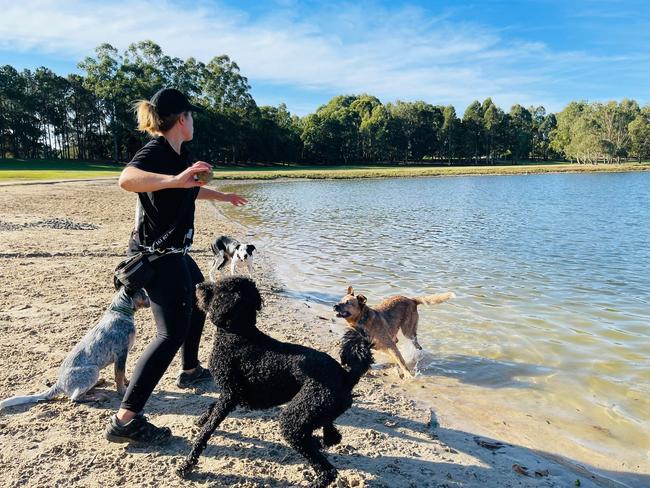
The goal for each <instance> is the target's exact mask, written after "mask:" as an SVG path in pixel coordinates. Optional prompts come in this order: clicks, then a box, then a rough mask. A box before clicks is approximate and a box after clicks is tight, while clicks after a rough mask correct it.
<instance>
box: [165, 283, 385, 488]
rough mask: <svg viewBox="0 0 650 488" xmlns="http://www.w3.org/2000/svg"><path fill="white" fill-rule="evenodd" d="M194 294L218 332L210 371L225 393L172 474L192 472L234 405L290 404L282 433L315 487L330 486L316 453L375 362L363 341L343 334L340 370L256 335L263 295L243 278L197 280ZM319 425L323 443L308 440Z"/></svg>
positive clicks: (325, 464)
mask: <svg viewBox="0 0 650 488" xmlns="http://www.w3.org/2000/svg"><path fill="white" fill-rule="evenodd" d="M196 296H197V303H198V306H199V308H201V309H202V310H203V311H205V312H206V315H207V316H208V317H209V318H210V320H211V321H212V323H214V325H215V326H216V327H217V334H216V335H215V340H214V345H213V348H212V355H211V357H210V363H209V367H210V372H211V373H212V376H213V377H214V379H215V381H216V383H217V384H218V385H219V386H220V387H221V391H222V393H221V397H220V398H219V400H218V401H216V402H214V403H213V404H212V405H210V407H209V408H208V410H207V411H206V412H205V413H204V414H203V415H202V416H201V417H200V418H199V419H198V420H197V425H199V426H202V427H203V428H202V430H201V432H200V433H199V436H198V438H197V439H196V441H195V442H194V445H193V446H192V451H191V452H190V454H189V455H188V456H187V458H185V460H184V461H183V463H182V464H181V466H180V467H179V468H178V469H177V474H178V475H179V476H181V477H186V476H187V475H188V474H189V472H190V471H191V470H192V468H193V467H194V466H195V465H196V464H197V463H198V459H199V456H200V455H201V453H202V452H203V450H204V449H205V447H206V444H207V442H208V440H209V439H210V436H211V435H212V433H213V432H214V430H215V429H216V428H217V426H218V425H219V424H220V423H221V422H222V421H223V420H224V419H225V418H226V417H227V416H228V414H229V413H230V412H232V411H233V410H234V409H235V408H236V407H238V406H241V407H244V408H249V409H255V410H257V409H265V408H270V407H274V406H277V405H282V404H284V403H288V404H287V405H286V407H284V409H283V410H282V413H281V414H280V429H281V431H282V436H283V437H284V438H285V440H286V441H287V442H288V444H289V445H290V446H291V447H293V448H294V449H295V450H296V451H298V452H299V453H300V454H301V455H303V456H304V457H305V458H306V459H307V461H308V462H309V464H311V466H312V467H313V468H314V469H315V470H316V475H317V476H316V480H315V482H314V484H313V486H314V487H326V486H328V485H329V484H330V483H331V482H332V481H334V480H335V479H336V476H337V471H336V468H335V467H334V466H332V464H330V463H329V461H328V460H327V458H326V457H325V456H324V455H323V454H322V453H321V452H320V449H321V447H322V445H323V446H325V447H328V446H333V445H335V444H338V443H339V442H341V434H340V433H339V431H338V430H336V427H334V423H333V422H334V420H335V419H336V418H337V417H338V416H339V415H341V414H342V413H343V412H345V411H346V410H347V409H348V408H350V406H351V405H352V388H354V386H355V385H356V384H357V383H358V381H359V379H360V378H361V376H363V375H364V374H365V373H366V371H368V369H369V368H370V365H371V364H372V363H373V357H372V352H371V350H370V348H371V343H370V341H369V340H368V337H367V336H366V335H365V333H364V332H363V331H361V330H357V329H351V330H349V331H347V332H346V334H345V336H344V337H343V343H342V346H341V363H342V364H343V365H344V366H345V368H344V367H342V366H341V365H340V364H339V363H337V362H336V361H335V360H334V359H333V358H332V357H330V356H329V355H327V354H325V353H323V352H320V351H317V350H315V349H311V348H309V347H305V346H300V345H297V344H289V343H286V342H280V341H277V340H275V339H273V338H272V337H269V336H267V335H266V334H264V333H263V332H262V331H260V330H259V329H258V328H257V327H256V326H255V322H256V318H257V312H258V311H259V310H261V308H262V297H261V296H260V293H259V291H258V289H257V287H256V286H255V283H254V282H253V281H252V280H250V279H248V278H244V277H239V276H233V277H227V278H224V279H221V280H219V281H217V282H216V283H210V282H204V283H200V284H199V285H197V290H196ZM319 427H322V428H323V439H322V445H321V443H320V442H319V441H318V440H317V439H316V438H315V437H314V435H313V433H314V431H315V430H316V429H318V428H319Z"/></svg>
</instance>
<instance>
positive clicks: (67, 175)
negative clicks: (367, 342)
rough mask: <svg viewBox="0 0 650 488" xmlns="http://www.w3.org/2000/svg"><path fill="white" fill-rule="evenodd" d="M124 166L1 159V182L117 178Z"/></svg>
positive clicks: (82, 162)
mask: <svg viewBox="0 0 650 488" xmlns="http://www.w3.org/2000/svg"><path fill="white" fill-rule="evenodd" d="M121 170H122V166H121V165H118V164H111V163H93V162H86V161H61V160H56V159H53V160H48V159H36V160H33V159H31V160H27V159H0V181H13V180H67V179H86V178H100V177H105V176H117V175H119V174H120V171H121Z"/></svg>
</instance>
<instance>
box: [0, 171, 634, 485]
mask: <svg viewBox="0 0 650 488" xmlns="http://www.w3.org/2000/svg"><path fill="white" fill-rule="evenodd" d="M134 204H135V196H134V195H133V194H127V193H125V192H123V191H121V190H119V189H118V188H117V185H116V184H115V181H114V180H109V181H107V180H102V181H90V182H72V183H70V182H67V183H58V184H32V185H27V186H25V185H11V186H3V187H2V188H0V284H1V287H0V333H1V334H2V340H1V341H0V398H5V397H7V396H11V395H14V394H27V393H34V392H39V391H42V390H44V389H45V382H46V381H54V380H55V379H56V374H57V368H58V366H59V364H60V362H61V361H62V360H63V358H64V357H65V355H66V354H67V352H68V351H69V350H70V349H71V348H72V347H73V345H74V344H75V343H76V342H77V341H78V340H79V339H80V338H81V337H82V336H83V335H84V334H85V332H86V331H87V329H88V328H90V327H92V326H93V325H94V324H95V323H96V322H97V321H98V320H99V318H100V317H101V315H102V314H103V312H104V310H105V308H106V307H107V306H108V304H109V302H110V299H111V297H112V295H113V289H112V270H113V268H114V267H115V265H116V264H117V262H119V261H120V259H121V257H122V255H123V254H124V251H125V246H126V240H127V236H128V234H129V230H130V228H131V226H132V219H133V209H134ZM220 233H223V234H229V235H232V236H234V237H239V238H241V237H243V235H242V228H241V226H239V225H238V224H237V223H234V222H228V221H226V220H225V219H224V218H223V217H221V216H220V215H219V214H218V213H216V212H215V211H214V209H213V208H212V206H210V205H209V204H208V203H207V202H199V204H198V207H197V216H196V234H197V237H196V240H195V245H194V249H195V250H194V251H193V252H192V255H193V257H194V259H195V260H196V261H197V263H198V264H199V266H200V267H201V269H202V270H203V272H204V274H205V275H206V276H207V271H208V269H209V262H210V255H209V253H208V252H207V249H208V245H209V241H210V239H211V238H213V237H214V236H215V235H216V234H220ZM260 251H261V252H260V253H259V259H258V261H257V263H256V268H255V279H256V281H257V283H258V285H259V287H260V289H261V290H262V292H263V295H264V299H265V302H266V306H265V308H264V310H263V311H262V313H261V314H260V316H259V320H258V324H259V326H260V328H262V329H263V330H265V331H266V332H268V333H269V334H271V335H272V336H274V337H276V338H278V339H280V340H285V341H291V342H295V343H300V344H305V345H308V346H311V347H315V348H317V349H320V350H323V351H326V352H328V353H330V354H332V355H333V356H334V357H337V348H338V340H339V338H340V336H341V334H342V331H343V327H342V324H341V323H339V322H336V321H334V319H333V318H332V317H322V316H319V315H317V314H316V313H315V312H314V311H313V310H312V309H311V308H310V307H309V306H308V305H307V304H305V303H302V302H300V301H296V300H294V299H290V298H287V297H285V296H283V295H282V293H281V291H282V287H283V284H282V283H280V282H278V280H277V278H276V276H275V275H274V272H273V266H272V263H271V262H270V261H269V260H268V259H267V258H265V255H264V252H263V250H260ZM136 326H137V328H138V336H137V339H136V343H135V346H134V349H133V350H132V351H131V354H130V355H129V359H128V362H127V377H128V376H129V372H130V371H131V370H132V368H133V365H134V363H135V361H136V360H137V358H138V357H139V355H140V354H141V353H142V351H143V349H144V348H145V347H146V345H147V344H148V343H149V342H150V341H151V340H152V338H153V335H154V331H155V327H154V324H153V319H152V316H151V313H150V311H148V310H144V311H139V312H138V313H137V314H136ZM213 333H214V330H213V328H212V326H211V324H209V323H208V324H206V328H205V333H204V338H203V341H202V344H201V352H200V357H201V358H202V359H203V360H204V361H206V362H207V358H208V355H209V350H210V347H211V343H212V337H213ZM377 359H378V360H381V359H383V358H381V357H379V356H378V357H377ZM178 369H179V362H178V359H175V360H174V362H173V363H172V365H171V366H170V368H169V370H168V371H167V373H166V374H165V376H164V377H163V379H162V380H161V382H160V383H159V385H158V387H157V388H156V390H155V391H154V393H153V396H152V397H151V399H150V400H149V402H148V404H147V406H146V414H147V415H148V416H150V418H151V420H152V421H153V422H154V423H156V424H157V425H165V426H168V427H170V428H171V429H172V432H173V435H174V436H173V438H172V440H171V442H169V443H168V444H167V445H165V446H161V447H131V446H128V445H123V444H111V443H109V442H107V441H106V440H105V439H104V437H103V430H104V428H105V426H106V423H107V420H108V418H109V416H110V415H111V414H112V413H113V412H115V411H116V410H117V408H118V406H119V403H120V398H119V396H118V395H117V393H116V392H115V391H114V382H113V378H112V367H109V368H107V369H106V370H104V371H103V373H102V377H103V378H105V379H106V380H107V382H106V385H105V386H103V387H101V388H99V389H98V391H100V392H103V393H104V394H105V395H106V396H107V400H106V401H103V402H94V403H88V404H73V403H72V402H70V401H69V400H68V399H66V398H63V397H60V398H58V399H55V400H53V401H50V402H46V403H39V404H36V405H23V406H19V407H14V408H11V409H7V410H5V411H2V412H0V485H1V486H8V487H17V486H30V487H58V486H61V487H63V486H65V487H68V486H87V487H100V486H101V487H112V486H118V485H120V486H237V487H254V486H255V487H256V486H309V483H310V480H311V479H312V474H313V471H312V470H311V468H309V466H308V465H307V464H306V463H305V461H304V459H303V458H301V457H300V456H299V455H298V454H297V453H296V452H294V451H293V450H292V449H290V448H289V447H288V446H287V445H286V444H285V442H284V441H283V440H282V438H281V436H280V434H279V431H278V428H277V423H276V420H275V419H276V418H277V415H278V412H279V408H276V409H272V410H267V411H255V412H249V411H243V410H238V411H236V412H235V413H234V414H232V415H231V416H230V417H228V418H227V419H226V421H225V422H223V424H222V425H221V426H220V427H219V429H218V430H217V431H216V432H215V434H214V435H213V437H212V439H211V440H210V442H209V444H208V448H207V449H206V451H205V452H204V454H203V456H202V458H201V461H200V464H199V466H198V468H197V470H196V472H195V473H194V474H193V475H192V476H191V479H190V480H188V481H182V480H180V479H178V478H177V477H176V476H175V474H174V471H173V468H174V466H176V465H177V464H178V463H179V461H180V459H181V458H182V457H183V456H184V455H185V454H186V453H187V452H188V450H189V446H190V444H191V442H192V441H193V438H194V436H195V434H196V432H197V429H196V428H195V427H194V426H193V421H194V419H195V417H196V416H198V415H200V413H201V412H202V411H203V410H204V408H205V407H206V406H207V405H208V404H209V403H211V402H212V401H213V400H214V399H215V398H217V397H218V395H219V393H218V390H217V389H216V388H215V387H214V386H208V387H206V388H203V389H196V390H194V389H193V390H189V391H188V390H180V389H178V388H177V387H176V386H175V384H174V383H175V378H176V375H177V373H178ZM405 386H406V385H404V384H403V383H402V381H401V380H399V379H398V377H397V376H396V374H394V371H393V370H392V369H391V368H388V369H381V368H378V369H374V370H373V371H372V372H371V373H370V374H368V375H367V376H366V377H364V378H363V379H362V380H361V382H360V383H359V385H358V386H357V388H356V392H357V393H358V394H359V396H358V397H357V398H356V400H355V403H354V405H353V407H352V408H351V409H350V410H349V411H348V412H346V413H345V414H344V415H342V416H341V417H340V418H339V419H338V422H337V424H338V426H339V428H340V430H341V432H342V434H343V441H342V442H341V444H340V445H338V446H335V447H333V448H330V449H329V450H328V451H327V456H328V458H329V459H330V461H331V462H332V463H333V464H334V465H335V466H336V467H337V468H339V472H340V476H339V479H338V480H337V482H336V486H339V487H347V486H352V487H364V486H369V487H461V486H462V487H494V488H496V487H527V486H532V487H536V486H545V487H570V486H583V487H591V486H620V485H616V484H613V483H612V482H610V481H608V480H606V479H604V478H600V477H598V476H596V475H595V474H592V473H590V472H588V471H586V470H583V469H581V468H580V467H579V466H575V465H573V464H571V463H568V462H566V461H564V460H561V459H559V460H553V459H551V458H549V457H548V456H543V455H541V454H540V453H538V452H536V451H533V450H531V449H528V448H526V447H523V446H520V445H514V444H503V445H501V446H499V445H495V444H494V442H497V441H498V440H499V439H493V438H490V437H485V436H478V435H477V433H476V432H474V431H471V430H468V429H463V428H460V427H459V426H458V425H457V423H455V422H454V421H451V420H449V419H450V418H452V417H453V416H452V415H451V413H452V412H451V411H440V410H438V411H435V412H432V411H431V410H430V409H428V408H423V407H422V405H420V404H418V403H417V402H415V401H414V400H412V399H411V398H410V397H411V396H410V395H409V393H408V388H407V387H405ZM447 408H448V409H450V410H451V409H453V405H448V407H447ZM478 414H479V415H480V416H489V415H490V413H489V412H478ZM639 486H640V485H639Z"/></svg>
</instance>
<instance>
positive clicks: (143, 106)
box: [133, 100, 181, 136]
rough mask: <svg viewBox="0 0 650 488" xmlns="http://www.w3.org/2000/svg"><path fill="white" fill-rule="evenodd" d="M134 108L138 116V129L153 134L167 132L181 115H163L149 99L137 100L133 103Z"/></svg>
mask: <svg viewBox="0 0 650 488" xmlns="http://www.w3.org/2000/svg"><path fill="white" fill-rule="evenodd" d="M133 110H134V111H135V113H136V115H137V118H138V130H139V131H140V132H146V133H147V134H149V135H152V136H157V135H161V134H163V133H165V132H167V131H168V130H169V129H171V128H172V127H174V124H176V121H177V120H178V119H179V118H180V116H181V114H171V115H166V116H164V117H161V116H160V115H159V114H158V112H157V111H156V107H155V106H154V105H153V104H152V103H151V102H150V101H149V100H138V101H136V102H135V103H134V104H133Z"/></svg>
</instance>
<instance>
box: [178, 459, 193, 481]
mask: <svg viewBox="0 0 650 488" xmlns="http://www.w3.org/2000/svg"><path fill="white" fill-rule="evenodd" d="M174 472H175V473H176V476H178V477H180V478H183V479H187V477H188V476H189V475H190V473H191V472H192V466H190V464H189V463H188V462H187V461H183V463H182V464H181V465H180V466H179V467H178V468H176V469H175V470H174Z"/></svg>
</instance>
